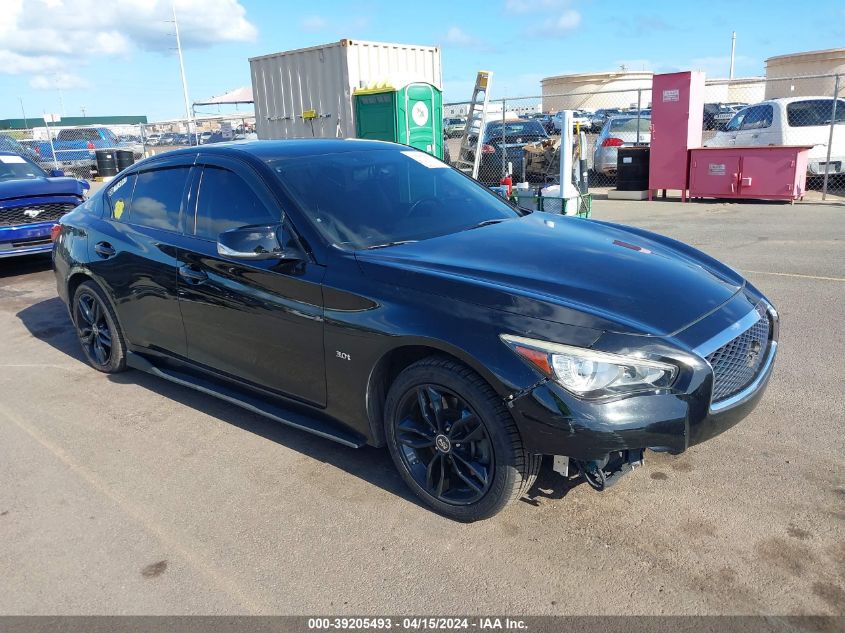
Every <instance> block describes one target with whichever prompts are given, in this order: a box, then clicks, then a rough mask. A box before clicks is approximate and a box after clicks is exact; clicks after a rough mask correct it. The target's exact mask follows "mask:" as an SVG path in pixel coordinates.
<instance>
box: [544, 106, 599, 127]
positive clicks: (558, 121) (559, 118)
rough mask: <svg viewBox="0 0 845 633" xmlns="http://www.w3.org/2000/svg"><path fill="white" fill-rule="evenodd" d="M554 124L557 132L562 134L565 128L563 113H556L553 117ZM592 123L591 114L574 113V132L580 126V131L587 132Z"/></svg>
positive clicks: (580, 111) (581, 111)
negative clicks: (561, 131)
mask: <svg viewBox="0 0 845 633" xmlns="http://www.w3.org/2000/svg"><path fill="white" fill-rule="evenodd" d="M552 122H553V124H554V126H555V131H556V132H560V130H561V128H562V127H563V112H555V113H554V115H552ZM591 122H592V119H591V115H590V113H589V112H585V111H583V110H573V111H572V129H573V130H574V129H575V128H576V127H577V126H579V125H580V129H582V130H587V129H589V128H590V125H591Z"/></svg>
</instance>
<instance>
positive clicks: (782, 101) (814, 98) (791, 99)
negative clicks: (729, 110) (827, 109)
mask: <svg viewBox="0 0 845 633" xmlns="http://www.w3.org/2000/svg"><path fill="white" fill-rule="evenodd" d="M819 99H822V100H829V101H832V100H833V97H832V96H831V95H817V96H806V97H780V98H778V99H766V100H765V101H760V102H758V103H749V104H747V105H744V106H742V108H741V109H743V110H744V109H745V108H752V107H754V106H758V105H763V104H766V103H769V104H789V103H795V102H796V101H817V100H819ZM839 99H840V100H841V99H842V97H839Z"/></svg>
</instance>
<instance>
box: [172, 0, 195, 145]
mask: <svg viewBox="0 0 845 633" xmlns="http://www.w3.org/2000/svg"><path fill="white" fill-rule="evenodd" d="M170 8H171V9H172V10H173V27H174V29H175V30H176V50H177V52H178V53H179V70H180V72H181V73H182V93H183V95H184V97H185V118H187V120H188V124H187V125H188V142H189V143H190V144H191V145H193V144H194V143H193V137H194V135H193V133H192V131H191V127H192V126H191V123H192V120H191V104H190V101H189V99H188V80H187V79H185V61H184V60H183V59H182V40H181V39H180V38H179V23H178V22H177V21H176V3H175V2H173V3H171V4H170Z"/></svg>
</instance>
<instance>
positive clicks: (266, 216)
mask: <svg viewBox="0 0 845 633" xmlns="http://www.w3.org/2000/svg"><path fill="white" fill-rule="evenodd" d="M281 219H282V214H281V211H279V210H278V209H276V210H271V209H268V208H267V207H266V206H265V205H264V203H263V202H261V200H260V199H259V198H258V196H257V195H256V194H255V192H254V191H253V190H252V188H251V187H250V186H249V185H248V184H247V183H246V182H245V181H244V179H243V178H241V177H240V176H238V175H237V174H236V173H234V172H232V171H229V170H228V169H222V168H220V167H211V166H206V167H205V168H203V170H202V180H201V181H200V189H199V196H198V198H197V223H196V235H197V237H202V238H205V239H209V240H215V241H216V240H217V237H218V236H219V235H220V234H221V233H223V232H225V231H228V230H229V229H237V228H240V227H242V226H249V225H251V224H277V223H278V222H280V221H281Z"/></svg>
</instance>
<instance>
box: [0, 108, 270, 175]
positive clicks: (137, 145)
mask: <svg viewBox="0 0 845 633" xmlns="http://www.w3.org/2000/svg"><path fill="white" fill-rule="evenodd" d="M189 130H190V133H189ZM254 133H255V118H254V117H252V116H246V115H243V116H242V115H238V116H236V117H232V116H223V117H203V118H198V119H193V120H191V121H188V120H186V119H176V120H172V121H164V122H157V123H148V124H139V125H85V126H73V127H67V126H62V125H61V124H53V123H48V122H43V123H42V124H41V125H39V126H35V127H31V128H28V129H17V130H2V131H0V151H10V152H14V153H16V154H20V155H22V156H24V157H26V158H29V159H30V160H32V161H34V162H35V163H37V164H38V165H40V166H41V167H42V168H43V169H45V170H46V171H48V172H51V171H53V170H60V171H62V172H64V173H65V174H66V175H69V176H74V177H76V178H84V179H88V180H91V179H94V178H96V177H97V176H99V175H101V174H100V173H99V170H98V166H97V151H98V150H111V151H109V152H106V154H107V155H108V156H107V158H108V160H109V161H111V160H113V161H114V165H113V167H114V169H117V170H120V169H122V168H124V167H126V166H128V165H129V164H131V162H134V161H137V160H140V159H141V158H144V157H147V156H151V155H154V154H158V153H161V152H165V151H168V150H172V149H177V148H179V147H186V146H189V145H202V144H205V143H216V142H222V141H229V140H239V139H245V138H251V137H254ZM101 160H103V158H101Z"/></svg>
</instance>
